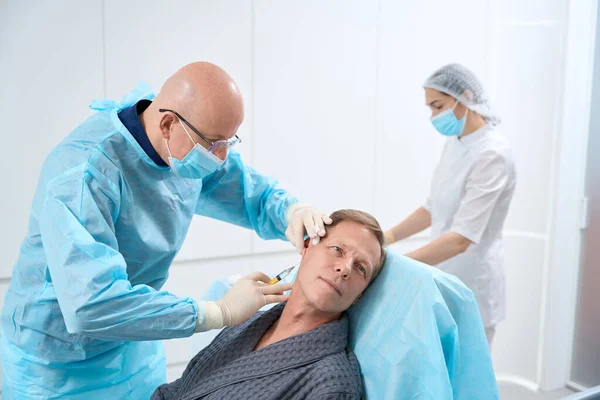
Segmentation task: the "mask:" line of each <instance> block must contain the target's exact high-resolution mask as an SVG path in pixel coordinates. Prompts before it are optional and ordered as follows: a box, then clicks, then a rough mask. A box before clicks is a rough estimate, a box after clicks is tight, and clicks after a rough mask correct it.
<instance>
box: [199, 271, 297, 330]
mask: <svg viewBox="0 0 600 400" xmlns="http://www.w3.org/2000/svg"><path fill="white" fill-rule="evenodd" d="M270 279H271V278H269V277H268V276H267V275H265V274H263V273H262V272H253V273H251V274H250V275H248V276H244V277H242V278H240V279H239V280H238V281H237V282H236V283H235V284H234V285H233V286H232V287H231V289H229V291H228V292H227V293H226V294H225V296H223V297H222V298H221V299H219V300H217V301H204V302H202V305H203V306H204V313H205V318H206V328H207V329H209V330H210V329H220V328H222V327H224V326H232V325H237V324H241V323H242V322H245V321H247V320H248V318H250V317H251V316H252V315H254V314H255V313H256V312H257V311H258V310H259V309H260V308H262V307H264V306H266V305H267V304H271V303H279V302H282V301H286V300H287V299H288V297H289V296H288V295H284V294H283V292H285V291H287V290H290V289H291V288H292V284H291V283H278V284H275V285H267V284H266V283H267V282H269V280H270ZM196 331H198V327H197V328H196Z"/></svg>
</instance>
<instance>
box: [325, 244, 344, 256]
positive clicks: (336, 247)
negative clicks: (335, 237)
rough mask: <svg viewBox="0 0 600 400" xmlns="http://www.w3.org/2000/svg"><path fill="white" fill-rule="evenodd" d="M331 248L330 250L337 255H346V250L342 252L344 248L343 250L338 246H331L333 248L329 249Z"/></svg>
mask: <svg viewBox="0 0 600 400" xmlns="http://www.w3.org/2000/svg"><path fill="white" fill-rule="evenodd" d="M329 248H330V249H331V250H332V251H333V252H334V253H336V254H339V255H341V254H343V253H344V250H342V248H341V247H338V246H331V247H329Z"/></svg>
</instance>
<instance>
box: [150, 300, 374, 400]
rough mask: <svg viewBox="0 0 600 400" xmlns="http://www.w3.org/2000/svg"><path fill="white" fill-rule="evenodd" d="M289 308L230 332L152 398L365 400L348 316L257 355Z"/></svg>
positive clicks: (268, 313)
mask: <svg viewBox="0 0 600 400" xmlns="http://www.w3.org/2000/svg"><path fill="white" fill-rule="evenodd" d="M283 307H284V304H279V305H277V306H275V307H273V308H271V309H270V310H268V311H265V312H259V313H256V314H255V315H254V316H253V317H252V318H250V320H248V321H247V322H245V323H243V324H240V325H238V326H234V327H230V328H225V329H224V330H223V331H222V332H221V333H220V334H219V335H218V336H217V337H216V338H215V340H214V341H213V342H212V343H211V344H210V345H209V346H207V347H206V348H205V349H203V350H202V351H200V352H199V353H198V354H197V355H196V356H195V357H194V358H193V359H192V361H191V362H190V363H189V365H188V366H187V368H186V370H185V371H184V373H183V376H182V377H181V378H180V379H178V380H176V381H175V382H172V383H168V384H165V385H162V386H160V387H158V389H156V391H155V392H154V394H153V395H152V400H199V399H203V400H209V399H210V400H213V399H227V400H236V399H239V400H252V399H261V400H271V399H272V400H286V399H289V400H292V399H293V400H300V399H317V400H319V399H328V400H334V399H335V400H358V399H360V398H361V397H362V392H363V387H362V380H361V376H360V369H359V365H358V361H357V360H356V357H355V356H354V353H352V352H351V351H350V350H348V348H347V344H348V319H347V317H346V315H343V316H342V318H340V319H339V320H337V321H333V322H330V323H328V324H325V325H322V326H320V327H318V328H315V329H313V330H311V331H309V332H306V333H303V334H301V335H296V336H293V337H290V338H287V339H285V340H282V341H279V342H277V343H274V344H271V345H270V346H267V347H263V348H261V349H259V350H257V351H254V347H255V346H256V344H257V343H258V341H259V340H260V338H261V337H262V336H263V334H264V333H265V332H266V330H267V329H268V328H269V327H270V326H271V325H272V324H273V323H274V322H275V321H276V320H277V319H278V318H279V316H280V315H281V312H282V310H283Z"/></svg>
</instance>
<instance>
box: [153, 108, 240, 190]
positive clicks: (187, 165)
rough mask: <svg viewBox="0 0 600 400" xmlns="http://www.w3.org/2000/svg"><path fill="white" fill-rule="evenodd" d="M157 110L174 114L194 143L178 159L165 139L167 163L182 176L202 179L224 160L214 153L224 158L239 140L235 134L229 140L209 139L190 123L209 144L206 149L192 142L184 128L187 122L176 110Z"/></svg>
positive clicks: (187, 132) (216, 168)
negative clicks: (180, 158) (181, 157)
mask: <svg viewBox="0 0 600 400" xmlns="http://www.w3.org/2000/svg"><path fill="white" fill-rule="evenodd" d="M159 111H160V112H166V111H169V112H172V113H173V114H175V116H176V117H177V119H178V120H179V123H180V124H181V127H182V128H183V130H184V131H185V133H186V135H187V136H188V138H189V139H190V140H191V142H192V143H193V145H194V146H193V147H192V149H191V150H190V151H189V153H188V154H187V155H186V156H185V157H184V158H183V159H182V160H178V159H176V158H175V157H173V154H172V153H171V148H170V146H169V142H168V141H167V140H165V143H166V144H167V151H168V152H169V165H170V166H171V170H172V171H173V172H174V173H175V174H177V175H179V176H181V177H183V178H188V179H202V178H205V177H207V176H209V175H211V174H212V173H214V172H215V171H217V170H218V169H219V168H220V167H221V166H222V165H223V163H224V161H225V160H224V159H221V158H219V157H217V156H216V155H215V154H214V153H215V152H219V153H223V154H225V157H224V158H226V154H227V150H228V149H229V148H230V147H233V146H234V145H236V144H237V143H239V142H241V140H240V139H239V138H238V136H237V135H236V136H234V137H233V138H231V139H229V140H218V141H211V140H210V139H207V138H205V137H204V135H202V134H201V133H200V132H197V131H196V129H194V128H193V127H191V125H190V127H191V128H192V129H193V130H194V132H195V133H196V134H198V136H199V137H200V138H201V139H202V140H204V141H206V142H207V144H208V145H209V146H210V147H209V148H208V149H206V148H205V147H203V146H202V145H201V144H199V143H196V142H194V139H192V136H191V135H190V133H189V131H188V130H187V128H186V125H188V122H187V121H186V120H185V119H183V117H181V116H180V115H179V114H178V113H177V112H175V111H173V110H167V109H160V110H159Z"/></svg>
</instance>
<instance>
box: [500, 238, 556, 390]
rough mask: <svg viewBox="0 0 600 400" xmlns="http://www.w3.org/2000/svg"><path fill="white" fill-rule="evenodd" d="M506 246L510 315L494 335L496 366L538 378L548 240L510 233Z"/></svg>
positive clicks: (505, 371)
mask: <svg viewBox="0 0 600 400" xmlns="http://www.w3.org/2000/svg"><path fill="white" fill-rule="evenodd" d="M504 247H505V252H506V256H505V273H506V289H507V290H506V297H507V317H506V320H505V321H504V322H502V323H500V324H499V325H498V327H497V331H496V337H495V338H494V344H493V351H492V356H493V361H494V367H495V370H496V375H516V376H520V377H522V378H524V379H527V380H530V381H531V382H536V380H537V372H538V369H537V360H538V357H537V355H538V350H539V344H540V343H539V340H540V329H541V327H540V324H541V310H542V291H543V275H544V266H545V249H546V241H544V240H538V239H532V238H527V237H522V236H508V237H506V238H505V241H504Z"/></svg>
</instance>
